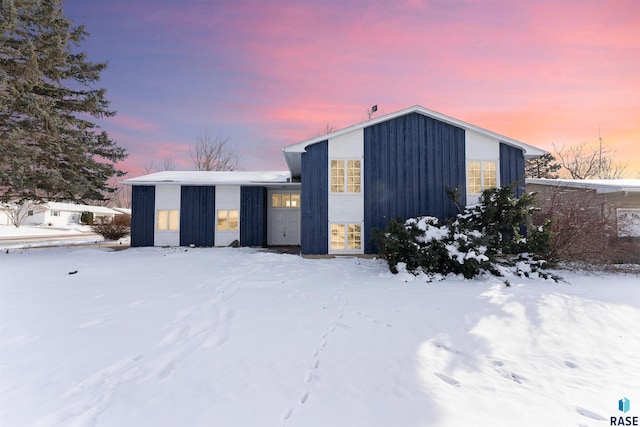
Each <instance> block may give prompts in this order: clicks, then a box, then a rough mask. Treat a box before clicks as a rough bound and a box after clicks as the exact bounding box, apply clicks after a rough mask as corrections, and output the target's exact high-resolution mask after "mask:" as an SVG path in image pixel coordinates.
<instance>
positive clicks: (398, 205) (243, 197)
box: [124, 106, 545, 255]
mask: <svg viewBox="0 0 640 427" xmlns="http://www.w3.org/2000/svg"><path fill="white" fill-rule="evenodd" d="M283 153H284V157H285V160H286V163H287V166H288V168H289V170H288V171H286V172H160V173H155V174H151V175H146V176H142V177H139V178H132V179H128V180H126V181H124V183H125V184H129V185H132V186H133V188H132V210H133V215H132V224H131V245H132V246H162V245H189V244H195V245H198V246H223V245H228V244H229V243H231V242H233V241H235V240H237V241H238V242H239V244H240V245H242V246H265V245H300V248H301V253H302V254H303V255H325V254H370V253H376V248H375V245H374V242H373V241H372V240H371V231H372V229H373V228H383V227H385V226H386V224H387V223H388V221H389V220H390V219H392V218H408V217H415V216H419V215H431V216H435V217H439V218H442V219H445V218H448V217H451V216H453V215H454V214H456V213H457V208H456V206H455V203H454V202H453V201H451V200H450V199H449V197H448V195H447V191H446V190H447V188H450V189H457V190H458V191H459V193H460V195H461V199H460V200H459V202H461V203H462V204H473V203H475V202H477V200H478V197H479V196H480V193H481V192H482V191H483V190H484V189H486V188H492V187H496V186H504V185H508V184H512V183H518V184H517V191H518V193H520V194H521V193H522V192H523V191H524V161H525V159H526V158H533V157H537V156H541V155H543V154H545V152H544V151H543V150H540V149H537V148H535V147H532V146H530V145H527V144H524V143H522V142H519V141H516V140H513V139H511V138H508V137H505V136H502V135H499V134H497V133H494V132H491V131H488V130H486V129H482V128H480V127H478V126H474V125H472V124H469V123H466V122H463V121H461V120H458V119H455V118H453V117H449V116H446V115H444V114H440V113H437V112H435V111H431V110H428V109H425V108H423V107H420V106H414V107H410V108H406V109H404V110H401V111H398V112H395V113H392V114H387V115H384V116H381V117H377V118H375V119H372V120H369V121H366V122H362V123H359V124H356V125H354V126H351V127H348V128H345V129H342V130H338V131H335V132H331V133H329V134H326V135H322V136H319V137H316V138H312V139H309V140H306V141H302V142H300V143H297V144H293V145H290V146H287V147H285V148H284V149H283Z"/></svg>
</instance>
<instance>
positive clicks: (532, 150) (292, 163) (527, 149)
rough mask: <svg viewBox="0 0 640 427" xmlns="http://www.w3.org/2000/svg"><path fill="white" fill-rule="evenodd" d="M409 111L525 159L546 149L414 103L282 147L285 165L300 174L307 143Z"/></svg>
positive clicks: (535, 155) (335, 135)
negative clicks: (498, 144) (507, 148)
mask: <svg viewBox="0 0 640 427" xmlns="http://www.w3.org/2000/svg"><path fill="white" fill-rule="evenodd" d="M410 113H420V114H422V115H424V116H428V117H431V118H434V119H436V120H440V121H442V122H445V123H449V124H450V125H453V126H457V127H459V128H462V129H465V130H471V131H474V132H478V133H480V134H482V135H485V136H488V137H490V138H494V139H497V140H499V141H501V142H503V143H505V144H507V145H511V146H514V147H517V148H520V149H521V150H522V151H523V152H524V156H525V158H527V159H529V158H535V157H539V156H543V155H545V154H546V151H544V150H541V149H539V148H536V147H534V146H532V145H528V144H525V143H523V142H520V141H516V140H515V139H512V138H509V137H506V136H504V135H500V134H498V133H495V132H492V131H490V130H487V129H483V128H481V127H478V126H475V125H472V124H471V123H467V122H464V121H462V120H459V119H456V118H453V117H450V116H447V115H445V114H442V113H438V112H437V111H433V110H429V109H427V108H424V107H421V106H420V105H414V106H413V107H409V108H405V109H404V110H400V111H396V112H395V113H391V114H386V115H384V116H380V117H376V118H375V119H371V120H367V121H364V122H362V123H358V124H356V125H353V126H350V127H347V128H344V129H340V130H337V131H335V132H331V133H328V134H326V135H321V136H317V137H315V138H311V139H307V140H305V141H302V142H299V143H297V144H293V145H288V146H286V147H284V148H283V150H282V151H283V152H284V157H285V159H286V161H287V165H288V166H289V169H290V170H291V173H292V174H293V175H294V176H300V169H301V154H302V153H304V152H305V150H306V148H307V147H308V146H309V145H312V144H316V143H318V142H322V141H325V140H327V139H329V138H334V137H337V136H340V135H343V134H345V133H348V132H352V131H354V130H357V129H362V128H365V127H369V126H373V125H375V124H378V123H381V122H385V121H387V120H391V119H395V118H396V117H400V116H404V115H406V114H410Z"/></svg>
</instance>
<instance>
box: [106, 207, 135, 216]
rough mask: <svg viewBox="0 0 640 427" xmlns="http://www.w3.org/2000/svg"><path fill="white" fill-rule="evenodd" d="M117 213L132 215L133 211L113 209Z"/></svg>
mask: <svg viewBox="0 0 640 427" xmlns="http://www.w3.org/2000/svg"><path fill="white" fill-rule="evenodd" d="M111 209H113V210H114V211H116V212H119V213H122V214H125V215H131V209H130V208H111Z"/></svg>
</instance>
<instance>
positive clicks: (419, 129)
mask: <svg viewBox="0 0 640 427" xmlns="http://www.w3.org/2000/svg"><path fill="white" fill-rule="evenodd" d="M303 183H304V180H303ZM446 186H449V187H451V188H458V189H460V191H461V196H462V199H463V200H464V198H465V197H466V192H465V132H464V129H461V128H458V127H456V126H453V125H450V124H448V123H444V122H440V121H438V120H435V119H433V118H431V117H426V116H423V115H422V114H418V113H411V114H407V115H405V116H401V117H398V118H395V119H392V120H388V121H386V122H382V123H378V124H375V125H373V126H370V127H367V128H365V129H364V236H363V239H364V245H365V246H364V248H365V253H375V252H377V248H376V247H375V245H374V244H373V241H372V240H371V229H373V228H384V227H385V226H386V225H387V223H388V222H389V220H391V219H392V218H402V219H405V218H410V217H416V216H420V215H431V216H435V217H438V218H440V219H445V218H449V217H451V216H453V215H455V214H456V213H457V209H456V207H455V204H454V203H453V202H451V200H449V197H448V196H447V194H446V191H445V188H446Z"/></svg>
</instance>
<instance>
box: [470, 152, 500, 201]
mask: <svg viewBox="0 0 640 427" xmlns="http://www.w3.org/2000/svg"><path fill="white" fill-rule="evenodd" d="M467 178H468V183H467V191H468V193H469V194H480V193H482V192H483V191H484V190H488V189H490V188H496V187H497V185H498V175H497V168H496V162H495V161H479V160H473V161H470V162H469V163H468V164H467Z"/></svg>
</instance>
